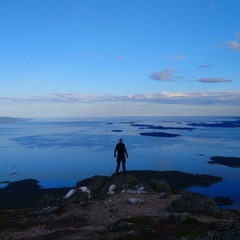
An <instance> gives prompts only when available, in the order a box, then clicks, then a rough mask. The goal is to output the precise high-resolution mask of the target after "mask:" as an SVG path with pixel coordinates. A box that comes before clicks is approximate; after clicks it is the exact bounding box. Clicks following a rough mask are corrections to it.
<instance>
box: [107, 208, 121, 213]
mask: <svg viewBox="0 0 240 240" xmlns="http://www.w3.org/2000/svg"><path fill="white" fill-rule="evenodd" d="M109 212H111V213H116V212H119V209H118V208H111V209H110V210H109Z"/></svg>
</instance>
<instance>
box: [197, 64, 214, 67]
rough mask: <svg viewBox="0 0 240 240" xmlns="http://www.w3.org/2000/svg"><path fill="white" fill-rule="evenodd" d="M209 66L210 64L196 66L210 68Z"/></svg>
mask: <svg viewBox="0 0 240 240" xmlns="http://www.w3.org/2000/svg"><path fill="white" fill-rule="evenodd" d="M210 67H212V65H211V64H203V65H201V66H199V67H198V68H210Z"/></svg>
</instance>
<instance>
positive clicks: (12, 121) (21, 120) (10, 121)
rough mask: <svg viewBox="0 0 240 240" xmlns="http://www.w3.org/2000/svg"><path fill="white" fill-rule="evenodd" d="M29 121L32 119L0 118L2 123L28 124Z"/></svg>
mask: <svg viewBox="0 0 240 240" xmlns="http://www.w3.org/2000/svg"><path fill="white" fill-rule="evenodd" d="M29 120H30V119H27V118H12V117H0V123H16V122H26V121H29Z"/></svg>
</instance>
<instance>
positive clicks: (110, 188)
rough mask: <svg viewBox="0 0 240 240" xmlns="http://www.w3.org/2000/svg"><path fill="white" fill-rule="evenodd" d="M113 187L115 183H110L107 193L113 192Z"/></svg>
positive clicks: (114, 187)
mask: <svg viewBox="0 0 240 240" xmlns="http://www.w3.org/2000/svg"><path fill="white" fill-rule="evenodd" d="M114 189H116V185H115V184H112V185H110V186H109V189H108V192H107V194H113V193H114V191H113V190H114Z"/></svg>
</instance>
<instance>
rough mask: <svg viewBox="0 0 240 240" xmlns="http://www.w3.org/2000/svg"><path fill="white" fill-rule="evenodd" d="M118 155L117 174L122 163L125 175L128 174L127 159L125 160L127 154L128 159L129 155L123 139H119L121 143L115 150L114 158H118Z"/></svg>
mask: <svg viewBox="0 0 240 240" xmlns="http://www.w3.org/2000/svg"><path fill="white" fill-rule="evenodd" d="M116 153H117V167H116V174H118V171H119V167H120V163H121V162H122V168H123V172H124V175H125V174H126V166H125V163H126V159H125V154H126V156H127V158H128V153H127V150H126V147H125V144H124V143H123V140H122V138H120V139H119V143H118V144H117V145H116V147H115V150H114V157H116Z"/></svg>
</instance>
